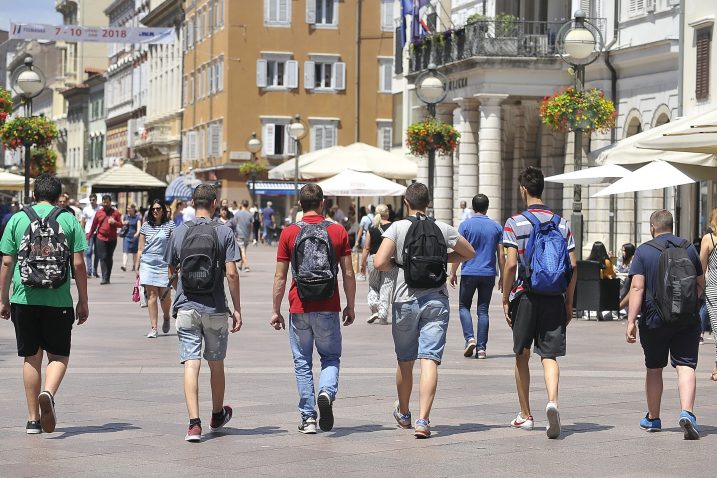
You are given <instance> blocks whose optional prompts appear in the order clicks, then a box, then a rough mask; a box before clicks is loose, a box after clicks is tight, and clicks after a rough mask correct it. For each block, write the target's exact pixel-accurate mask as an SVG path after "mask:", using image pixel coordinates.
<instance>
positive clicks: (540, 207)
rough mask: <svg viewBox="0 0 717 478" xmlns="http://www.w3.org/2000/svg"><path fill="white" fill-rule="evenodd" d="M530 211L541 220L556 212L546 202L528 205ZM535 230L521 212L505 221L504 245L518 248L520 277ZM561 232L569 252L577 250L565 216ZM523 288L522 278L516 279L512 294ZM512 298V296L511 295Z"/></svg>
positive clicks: (547, 219)
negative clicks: (528, 245) (532, 233)
mask: <svg viewBox="0 0 717 478" xmlns="http://www.w3.org/2000/svg"><path fill="white" fill-rule="evenodd" d="M528 211H530V212H531V213H533V214H534V215H535V217H536V218H537V219H538V220H539V221H540V222H547V221H550V220H551V219H552V217H553V215H554V213H553V212H552V211H551V210H550V208H548V207H547V206H546V205H544V204H533V205H530V206H528ZM532 231H533V225H532V224H531V223H530V221H529V220H528V219H527V218H526V217H525V216H524V215H523V214H522V213H521V214H516V215H515V216H513V217H511V218H509V219H508V220H507V221H505V227H503V246H505V247H513V248H515V249H517V250H518V277H522V274H523V255H524V254H525V245H526V243H527V242H528V238H529V237H530V233H531V232H532ZM560 232H561V233H562V234H563V237H564V238H565V240H566V241H567V242H568V252H571V251H574V250H575V239H574V238H573V233H572V232H571V231H570V226H569V225H568V221H566V220H565V218H564V217H561V218H560ZM522 290H523V285H522V282H521V281H520V280H516V282H515V284H514V286H513V290H512V292H511V296H513V295H515V294H516V293H518V292H520V291H522ZM511 298H512V297H511Z"/></svg>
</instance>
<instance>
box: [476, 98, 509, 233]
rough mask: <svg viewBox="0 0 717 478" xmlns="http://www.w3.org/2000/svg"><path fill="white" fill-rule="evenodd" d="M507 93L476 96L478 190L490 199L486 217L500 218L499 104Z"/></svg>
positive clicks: (501, 205)
mask: <svg viewBox="0 0 717 478" xmlns="http://www.w3.org/2000/svg"><path fill="white" fill-rule="evenodd" d="M507 97H508V95H484V94H479V95H476V98H478V99H479V100H480V128H479V130H478V189H480V192H481V193H483V194H485V195H486V196H488V198H490V202H491V206H490V208H489V209H488V216H489V217H490V218H491V219H494V220H496V221H501V219H502V218H501V216H502V210H503V201H502V199H503V198H502V193H503V188H502V185H503V182H502V171H501V169H502V164H501V139H502V135H501V124H500V121H501V106H500V104H501V103H502V102H503V100H505V99H506V98H507Z"/></svg>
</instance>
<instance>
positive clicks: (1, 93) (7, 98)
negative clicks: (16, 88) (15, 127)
mask: <svg viewBox="0 0 717 478" xmlns="http://www.w3.org/2000/svg"><path fill="white" fill-rule="evenodd" d="M11 114H12V95H11V94H10V92H9V91H7V90H6V89H4V88H0V128H1V127H2V125H3V124H4V123H5V120H7V117H8V116H10V115H11Z"/></svg>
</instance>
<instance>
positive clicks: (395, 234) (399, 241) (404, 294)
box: [383, 219, 460, 302]
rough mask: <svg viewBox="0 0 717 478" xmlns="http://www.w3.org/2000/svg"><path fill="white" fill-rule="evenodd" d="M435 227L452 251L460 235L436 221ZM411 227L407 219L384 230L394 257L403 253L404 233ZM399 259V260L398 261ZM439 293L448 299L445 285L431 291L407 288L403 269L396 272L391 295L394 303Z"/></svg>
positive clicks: (443, 223)
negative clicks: (392, 247) (390, 242)
mask: <svg viewBox="0 0 717 478" xmlns="http://www.w3.org/2000/svg"><path fill="white" fill-rule="evenodd" d="M436 225H437V226H438V228H439V229H440V230H441V232H442V233H443V237H444V239H445V240H446V244H447V245H448V248H449V249H452V248H453V247H454V246H455V245H456V243H457V242H458V238H459V237H460V235H459V234H458V230H457V229H456V228H455V227H453V226H450V225H448V224H446V223H445V222H441V221H436ZM410 227H411V221H409V220H408V219H403V220H401V221H396V222H394V223H393V224H391V226H390V227H389V228H388V229H387V230H386V232H384V233H383V237H384V238H385V239H390V240H391V241H393V243H394V244H396V252H395V253H394V254H395V256H399V255H400V254H402V252H401V251H403V243H404V241H405V239H406V233H407V232H408V229H409V228H410ZM400 260H401V259H399V261H400ZM436 292H438V293H441V294H443V295H445V296H446V297H448V288H447V287H446V284H443V285H442V286H440V287H434V288H432V289H415V288H413V287H409V286H408V285H407V284H406V280H405V279H404V276H403V269H401V270H399V271H398V275H397V276H396V287H395V289H394V293H393V301H394V302H412V301H414V300H416V299H418V298H419V297H423V296H425V295H428V294H433V293H436Z"/></svg>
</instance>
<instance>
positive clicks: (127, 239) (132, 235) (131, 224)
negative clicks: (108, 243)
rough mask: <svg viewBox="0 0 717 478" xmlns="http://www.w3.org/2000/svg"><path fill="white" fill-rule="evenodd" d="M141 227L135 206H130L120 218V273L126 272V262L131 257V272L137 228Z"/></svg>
mask: <svg viewBox="0 0 717 478" xmlns="http://www.w3.org/2000/svg"><path fill="white" fill-rule="evenodd" d="M140 227H142V216H140V214H139V213H138V212H137V206H135V205H134V204H130V205H129V206H127V212H126V213H125V215H124V216H123V217H122V229H120V232H119V236H120V237H122V238H123V243H122V267H120V269H122V271H126V270H127V261H128V260H129V258H130V256H132V270H133V271H134V263H135V262H136V261H137V248H138V245H139V228H140Z"/></svg>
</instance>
